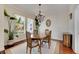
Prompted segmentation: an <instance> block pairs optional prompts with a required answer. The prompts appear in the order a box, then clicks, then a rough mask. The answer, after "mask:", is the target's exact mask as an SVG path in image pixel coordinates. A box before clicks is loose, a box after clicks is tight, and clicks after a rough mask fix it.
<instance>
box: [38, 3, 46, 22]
mask: <svg viewBox="0 0 79 59" xmlns="http://www.w3.org/2000/svg"><path fill="white" fill-rule="evenodd" d="M40 7H41V4H39V8H40ZM44 17H45V16H44V15H42V14H41V10H40V9H39V14H38V15H37V16H36V19H38V21H39V22H41V21H43V20H44Z"/></svg>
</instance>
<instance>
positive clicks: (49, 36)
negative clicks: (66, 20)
mask: <svg viewBox="0 0 79 59" xmlns="http://www.w3.org/2000/svg"><path fill="white" fill-rule="evenodd" d="M43 42H45V43H48V48H50V45H51V31H49V33H48V34H47V33H46V37H45V38H43Z"/></svg>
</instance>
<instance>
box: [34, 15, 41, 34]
mask: <svg viewBox="0 0 79 59" xmlns="http://www.w3.org/2000/svg"><path fill="white" fill-rule="evenodd" d="M35 25H36V31H37V34H38V30H39V26H40V22H39V20H38V19H37V16H36V18H35Z"/></svg>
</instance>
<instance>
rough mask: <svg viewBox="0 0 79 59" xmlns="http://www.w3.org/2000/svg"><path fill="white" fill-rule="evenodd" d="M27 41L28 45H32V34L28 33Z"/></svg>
mask: <svg viewBox="0 0 79 59" xmlns="http://www.w3.org/2000/svg"><path fill="white" fill-rule="evenodd" d="M26 40H27V44H31V43H32V39H31V33H30V32H26Z"/></svg>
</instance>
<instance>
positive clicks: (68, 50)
mask: <svg viewBox="0 0 79 59" xmlns="http://www.w3.org/2000/svg"><path fill="white" fill-rule="evenodd" d="M55 41H58V42H59V53H60V54H75V52H74V51H73V50H72V49H71V48H68V47H65V46H64V45H63V43H62V42H61V41H59V40H55ZM24 42H26V41H25V40H22V41H19V42H15V43H14V44H13V45H10V46H5V49H9V48H11V47H14V46H16V45H19V44H22V43H24Z"/></svg>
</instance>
